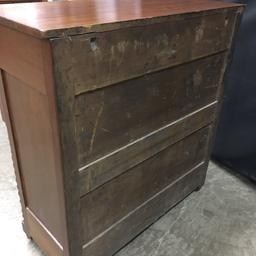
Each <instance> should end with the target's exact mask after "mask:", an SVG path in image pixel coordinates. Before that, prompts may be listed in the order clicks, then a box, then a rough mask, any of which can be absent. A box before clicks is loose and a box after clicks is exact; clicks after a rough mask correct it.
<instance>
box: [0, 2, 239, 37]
mask: <svg viewBox="0 0 256 256" xmlns="http://www.w3.org/2000/svg"><path fill="white" fill-rule="evenodd" d="M236 6H241V5H238V4H233V3H232V4H231V3H224V2H219V1H209V0H183V1H180V0H158V1H155V0H122V1H120V0H82V1H59V2H46V3H29V4H18V5H17V4H14V5H2V6H0V24H4V25H7V26H10V27H12V28H15V29H18V30H22V31H25V32H27V33H29V34H33V35H34V36H38V37H40V36H41V37H51V36H57V35H58V36H60V35H62V36H63V35H65V34H66V33H71V34H76V33H84V32H90V31H94V30H101V28H100V27H102V24H108V25H110V24H112V26H111V29H115V28H118V27H119V26H120V23H123V22H125V21H126V22H127V21H133V22H134V21H135V20H141V19H142V20H145V19H146V20H148V19H151V22H152V18H157V17H158V18H160V17H162V18H163V17H165V16H169V15H178V14H185V13H190V14H191V13H195V14H196V13H198V12H202V11H204V12H205V11H209V10H216V9H224V8H225V9H226V8H234V7H236ZM99 26H100V27H99ZM104 27H105V26H103V28H104ZM68 28H73V29H72V30H71V31H67V29H68ZM105 28H106V27H105ZM108 29H110V28H108Z"/></svg>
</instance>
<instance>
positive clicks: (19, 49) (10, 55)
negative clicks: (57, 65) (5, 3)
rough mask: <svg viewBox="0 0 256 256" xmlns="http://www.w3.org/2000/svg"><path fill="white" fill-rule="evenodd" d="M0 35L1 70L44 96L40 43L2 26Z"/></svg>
mask: <svg viewBox="0 0 256 256" xmlns="http://www.w3.org/2000/svg"><path fill="white" fill-rule="evenodd" d="M0 34H1V40H0V52H1V58H0V67H1V69H3V70H4V71H6V72H8V73H10V74H13V75H15V77H17V78H18V79H20V80H21V81H23V82H24V83H26V84H27V85H29V86H31V87H32V88H34V89H36V90H38V91H40V92H41V93H42V94H46V89H45V83H44V81H45V80H44V79H45V78H44V72H42V71H43V70H44V64H43V58H42V57H43V55H42V41H41V40H39V39H36V38H33V37H31V36H28V35H26V34H23V33H21V32H17V31H15V30H12V29H9V28H6V27H4V26H0Z"/></svg>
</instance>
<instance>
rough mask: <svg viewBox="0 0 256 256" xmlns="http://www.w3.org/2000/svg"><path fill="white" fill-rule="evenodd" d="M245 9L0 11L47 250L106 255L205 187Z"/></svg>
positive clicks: (38, 229)
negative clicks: (233, 44)
mask: <svg viewBox="0 0 256 256" xmlns="http://www.w3.org/2000/svg"><path fill="white" fill-rule="evenodd" d="M242 9H243V7H242V6H241V5H236V4H226V3H220V2H216V1H205V0H182V1H178V0H172V1H169V0H159V1H156V0H141V1H140V0H123V1H117V0H107V1H105V0H104V1H103V0H88V1H63V2H54V3H45V4H20V5H3V6H0V33H1V34H2V35H5V36H3V37H1V38H0V55H1V58H0V69H1V72H2V74H3V83H2V85H3V86H2V88H4V89H3V90H2V91H4V93H2V95H3V97H4V99H5V102H6V105H7V110H8V111H7V115H8V116H9V120H10V123H11V126H10V128H9V129H10V130H11V134H12V135H13V141H14V143H13V145H14V146H13V147H14V148H15V149H14V152H15V153H16V155H15V156H17V164H18V168H17V170H18V173H17V175H19V174H20V177H19V176H18V180H19V179H20V183H21V186H20V187H19V189H20V190H21V191H22V195H24V198H23V199H22V200H24V202H23V203H24V205H23V211H24V212H25V213H26V214H24V216H25V220H26V221H27V222H26V223H25V226H26V228H28V229H27V230H28V234H29V235H30V234H31V236H32V237H33V239H35V240H36V242H37V243H38V244H39V245H41V246H42V247H44V248H45V249H44V250H45V251H46V253H48V254H53V255H55V254H56V255H58V254H62V248H63V256H80V255H95V256H108V255H109V256H110V255H112V254H113V253H114V252H116V250H118V249H120V247H121V246H123V245H124V244H125V243H127V242H128V241H130V240H131V239H132V238H133V237H134V236H135V235H137V234H138V233H139V232H141V231H142V230H143V229H144V228H145V227H146V226H148V225H150V224H151V223H152V222H153V221H154V220H155V219H156V218H158V217H159V216H161V215H162V214H163V213H164V212H165V211H167V210H168V209H169V208H170V207H171V206H172V205H174V204H175V203H177V202H178V201H179V200H181V199H182V198H184V197H185V196H186V195H187V194H189V193H190V192H191V191H193V190H194V189H196V188H197V187H199V186H201V185H202V183H203V180H204V177H205V172H206V167H207V163H208V160H209V145H210V144H211V141H212V140H211V138H210V137H211V134H212V128H211V127H212V126H213V123H214V121H215V118H216V115H215V113H216V108H217V105H218V103H219V100H220V99H219V97H221V95H220V90H221V89H220V86H221V85H222V78H223V73H224V70H225V66H226V60H227V54H228V51H229V48H230V46H231V42H232V40H231V39H232V36H233V31H234V28H235V23H236V22H237V15H238V14H239V13H241V11H242ZM7 119H8V118H7ZM25 207H26V208H25ZM52 241H55V242H56V244H57V245H58V246H57V249H56V246H54V243H52ZM59 249H61V250H59ZM52 251H53V252H52Z"/></svg>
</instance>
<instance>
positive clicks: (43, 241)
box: [26, 208, 63, 256]
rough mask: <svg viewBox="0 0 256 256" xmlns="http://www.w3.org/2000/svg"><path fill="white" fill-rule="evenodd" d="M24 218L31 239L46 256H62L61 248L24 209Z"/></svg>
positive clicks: (48, 232)
mask: <svg viewBox="0 0 256 256" xmlns="http://www.w3.org/2000/svg"><path fill="white" fill-rule="evenodd" d="M26 216H27V220H28V228H29V233H30V234H31V237H33V239H34V241H35V242H36V243H38V245H39V246H40V248H41V249H42V250H43V251H44V252H45V253H46V254H47V256H63V248H62V246H61V245H60V244H59V242H58V241H57V240H56V239H55V237H54V236H53V235H52V234H51V233H50V231H49V230H48V229H47V228H46V227H45V225H44V224H43V223H42V222H41V221H40V220H39V219H38V218H37V217H36V216H35V214H33V212H32V211H31V210H30V209H29V208H26Z"/></svg>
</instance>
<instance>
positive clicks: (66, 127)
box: [50, 39, 83, 256]
mask: <svg viewBox="0 0 256 256" xmlns="http://www.w3.org/2000/svg"><path fill="white" fill-rule="evenodd" d="M50 43H51V48H52V50H53V56H52V57H53V73H54V82H55V91H56V106H57V112H56V114H57V120H58V127H59V136H60V154H61V160H62V172H63V181H64V191H63V193H64V197H65V206H66V209H65V210H66V225H67V230H68V234H67V235H68V243H69V248H68V251H67V252H66V254H67V255H74V256H76V255H78V256H79V255H81V253H82V241H81V240H82V232H83V230H82V229H81V225H80V223H79V220H80V211H79V210H80V190H79V186H78V184H79V176H78V168H79V165H78V152H77V144H76V136H75V131H76V129H75V115H74V103H75V95H74V90H73V87H72V86H70V83H72V81H70V79H69V78H68V77H67V73H66V72H63V71H64V70H65V66H66V65H67V66H69V65H70V62H69V61H68V62H66V60H65V58H64V60H63V57H64V56H66V54H67V53H66V52H63V51H62V48H61V47H60V45H61V43H62V42H61V40H58V39H53V40H51V42H50ZM63 67H64V68H63Z"/></svg>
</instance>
